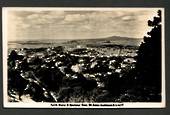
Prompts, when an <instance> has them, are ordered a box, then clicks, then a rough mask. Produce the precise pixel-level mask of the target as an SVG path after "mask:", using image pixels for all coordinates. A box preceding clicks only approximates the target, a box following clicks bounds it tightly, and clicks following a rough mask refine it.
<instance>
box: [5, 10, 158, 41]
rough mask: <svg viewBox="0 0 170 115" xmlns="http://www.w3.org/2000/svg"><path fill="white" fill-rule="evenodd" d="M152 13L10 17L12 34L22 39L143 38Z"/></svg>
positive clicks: (51, 13) (27, 13)
mask: <svg viewBox="0 0 170 115" xmlns="http://www.w3.org/2000/svg"><path fill="white" fill-rule="evenodd" d="M155 14H156V13H155V11H151V10H149V9H148V10H126V9H123V10H121V9H120V10H113V11H54V10H50V11H48V10H47V11H36V10H35V11H17V12H11V14H10V15H9V17H8V20H9V23H10V24H9V29H10V33H13V34H12V36H14V35H15V36H16V39H19V37H18V38H17V36H20V37H21V38H30V39H31V38H42V37H46V38H63V39H64V38H65V39H69V38H75V39H78V38H96V37H99V38H101V37H105V36H114V35H118V36H126V37H143V34H144V33H145V31H146V29H147V20H148V18H150V17H153V15H155Z"/></svg>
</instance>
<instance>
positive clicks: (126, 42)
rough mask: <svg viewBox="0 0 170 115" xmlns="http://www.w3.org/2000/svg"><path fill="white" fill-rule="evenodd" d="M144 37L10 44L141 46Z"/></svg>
mask: <svg viewBox="0 0 170 115" xmlns="http://www.w3.org/2000/svg"><path fill="white" fill-rule="evenodd" d="M141 41H142V39H139V38H128V37H120V36H111V37H106V38H92V39H74V40H73V39H45V40H40V39H39V40H38V39H35V40H24V41H9V42H8V45H9V46H12V47H40V46H41V47H50V46H53V47H55V46H59V45H63V46H69V47H71V46H77V45H84V46H87V45H88V46H97V47H99V46H111V45H122V46H139V45H140V43H141Z"/></svg>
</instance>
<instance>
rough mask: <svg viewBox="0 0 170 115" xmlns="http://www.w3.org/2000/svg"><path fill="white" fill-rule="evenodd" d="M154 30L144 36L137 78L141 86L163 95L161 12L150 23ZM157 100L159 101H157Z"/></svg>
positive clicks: (138, 61) (140, 49)
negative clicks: (153, 89)
mask: <svg viewBox="0 0 170 115" xmlns="http://www.w3.org/2000/svg"><path fill="white" fill-rule="evenodd" d="M148 26H150V27H152V30H151V31H150V32H148V33H147V35H148V36H144V38H143V42H142V43H141V45H140V47H139V50H138V56H137V63H136V76H137V78H138V83H139V85H141V86H143V87H152V88H155V89H156V93H161V11H160V10H159V11H158V16H157V17H154V18H153V21H151V20H149V21H148ZM156 100H157V99H156Z"/></svg>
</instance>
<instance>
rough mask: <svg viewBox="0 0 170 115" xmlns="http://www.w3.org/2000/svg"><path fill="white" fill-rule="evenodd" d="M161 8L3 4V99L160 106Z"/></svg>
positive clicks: (7, 102)
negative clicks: (6, 5)
mask: <svg viewBox="0 0 170 115" xmlns="http://www.w3.org/2000/svg"><path fill="white" fill-rule="evenodd" d="M164 20H165V17H164V8H155V7H154V8H144V7H142V8H141V7H135V8H130V7H122V8H121V7H120V8H119V7H115V8H114V7H112V8H102V7H101V8H100V7H96V8H92V7H91V8H87V7H86V8H85V7H69V8H66V7H65V8H64V7H62V8H61V7H3V8H2V30H3V31H2V34H3V38H2V41H3V44H2V46H3V104H4V107H7V108H8V107H10V108H164V107H165V104H166V99H165V98H166V96H165V92H166V91H165V46H164V45H165V40H164V39H165V38H164V34H165V33H164V23H165V22H164Z"/></svg>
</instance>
